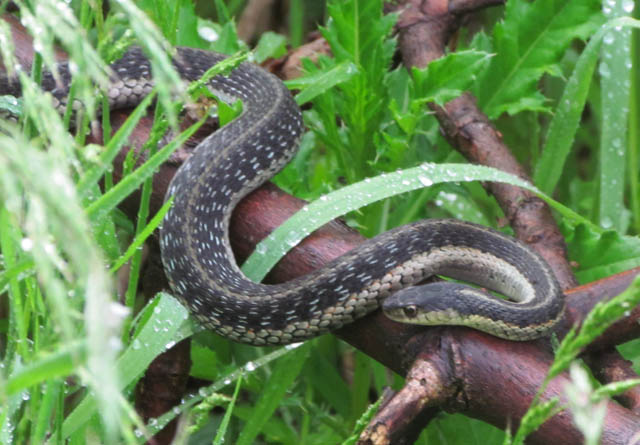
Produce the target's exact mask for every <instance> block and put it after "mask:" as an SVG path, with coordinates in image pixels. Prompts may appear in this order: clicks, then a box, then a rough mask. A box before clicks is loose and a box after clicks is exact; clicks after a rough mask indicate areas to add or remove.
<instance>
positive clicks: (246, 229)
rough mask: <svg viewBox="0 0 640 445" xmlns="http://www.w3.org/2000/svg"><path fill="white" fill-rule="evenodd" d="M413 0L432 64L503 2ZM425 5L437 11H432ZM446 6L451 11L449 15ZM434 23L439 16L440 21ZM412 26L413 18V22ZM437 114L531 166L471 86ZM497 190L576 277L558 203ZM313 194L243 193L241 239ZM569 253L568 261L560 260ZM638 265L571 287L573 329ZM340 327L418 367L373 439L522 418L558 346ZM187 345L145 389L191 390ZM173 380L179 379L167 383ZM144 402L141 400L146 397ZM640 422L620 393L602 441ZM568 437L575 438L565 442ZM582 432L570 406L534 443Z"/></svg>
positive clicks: (411, 51)
mask: <svg viewBox="0 0 640 445" xmlns="http://www.w3.org/2000/svg"><path fill="white" fill-rule="evenodd" d="M411 3H412V4H413V5H414V6H415V5H418V6H420V7H419V8H418V9H416V10H408V11H410V13H411V14H410V15H408V16H403V20H404V21H403V20H401V22H400V29H401V34H400V45H401V48H402V50H403V57H404V60H405V62H407V63H409V64H418V65H420V63H419V62H420V61H421V60H432V59H433V58H435V57H437V54H438V53H441V52H442V49H443V48H444V45H445V44H446V42H447V40H448V37H449V35H450V34H451V33H452V32H453V30H454V28H455V26H456V24H457V22H458V16H459V15H460V14H462V13H463V12H465V11H467V12H468V11H469V10H471V9H474V8H477V7H478V6H481V5H483V4H493V3H495V2H489V1H484V2H480V1H479V2H472V1H470V0H469V1H459V2H450V3H448V4H447V3H446V2H444V1H434V2H419V1H413V2H411ZM456 8H465V9H456ZM452 11H454V13H452ZM425 12H426V13H428V14H432V15H425ZM438 16H439V17H440V19H438V20H437V17H438ZM407 17H408V18H407ZM427 25H429V26H431V29H429V26H427ZM403 26H404V27H405V28H406V29H404V30H403V29H402V27H403ZM433 31H437V32H433ZM420 42H422V47H421V46H420ZM425 48H426V49H425ZM425 54H426V55H425ZM437 115H438V118H439V119H440V122H441V125H442V127H443V129H444V131H445V133H446V134H447V136H448V138H449V139H450V141H451V142H452V144H454V145H456V146H458V148H459V149H460V150H461V151H462V152H463V153H465V155H467V156H469V158H470V159H471V160H473V161H475V162H486V163H487V164H489V165H495V166H499V167H502V168H503V169H505V170H507V171H511V172H513V173H516V174H518V175H520V176H522V175H523V174H524V172H523V171H522V169H521V167H520V166H519V165H518V164H517V163H515V161H514V160H513V159H512V157H511V156H510V154H509V151H508V149H507V147H506V146H504V144H502V142H501V140H500V135H499V134H498V133H497V132H496V131H495V129H494V128H493V127H492V125H491V124H490V122H488V120H487V119H486V117H484V116H483V115H482V114H481V113H480V112H479V110H477V109H476V107H475V104H473V99H472V98H471V97H468V98H467V99H462V98H461V99H459V100H458V99H456V101H453V102H452V103H451V104H447V106H446V107H444V108H443V109H438V110H437ZM125 117H126V113H117V114H114V115H113V117H112V120H113V121H114V127H117V124H118V122H119V121H122V120H123V119H124V118H125ZM149 128H150V121H149V120H143V121H142V122H141V123H140V125H139V128H138V129H137V130H136V133H135V134H134V137H133V138H132V139H133V141H134V142H132V143H134V144H135V141H136V140H138V141H143V140H144V138H145V137H146V136H145V135H146V131H148V129H149ZM486 147H492V148H491V149H490V150H489V151H490V153H489V154H487V153H486V152H485V150H487V148H486ZM505 156H506V157H505ZM183 158H184V156H183V155H178V156H177V157H176V158H175V159H174V161H175V162H174V163H173V164H167V165H165V166H163V168H162V169H161V171H160V172H159V173H158V174H157V175H156V177H155V179H154V194H153V198H152V207H154V208H157V207H158V206H159V204H160V203H161V202H162V199H163V197H164V193H165V190H166V187H167V184H168V182H169V181H170V178H171V177H172V175H173V173H175V169H176V167H177V165H178V164H179V162H180V161H181V160H182V159H183ZM505 159H506V160H505ZM491 191H492V193H495V194H496V195H497V196H498V200H499V202H500V203H501V205H503V208H505V214H507V216H508V218H509V221H510V222H511V223H512V224H513V225H514V227H515V228H516V231H517V233H518V235H519V236H520V237H522V238H523V239H525V241H528V242H530V243H531V244H533V246H534V247H536V248H537V249H538V250H539V251H540V252H541V253H542V254H543V255H545V257H546V258H547V260H548V261H550V263H552V265H553V266H554V268H555V270H558V271H559V273H560V276H561V279H562V281H563V283H564V286H565V287H570V286H571V282H572V278H571V277H572V275H571V273H570V268H569V266H568V264H566V258H565V257H564V249H563V244H562V243H561V242H558V240H557V238H556V237H555V235H554V230H556V229H555V226H554V224H553V221H552V220H551V221H550V220H549V217H550V215H549V214H548V210H544V206H542V205H541V204H540V203H538V202H537V201H535V200H531V199H529V198H530V197H527V196H523V195H521V194H520V192H519V191H518V190H506V191H503V190H501V189H500V188H493V187H492V188H491ZM302 205H303V203H302V201H300V200H298V199H296V198H294V197H291V196H289V195H286V194H284V193H283V192H282V191H280V190H279V189H277V188H276V187H274V186H272V185H266V186H264V187H262V188H261V189H259V190H257V191H256V192H254V193H252V194H251V195H250V196H248V197H247V198H246V199H245V200H243V202H241V203H240V205H239V206H238V208H237V209H236V211H235V212H234V215H233V219H232V226H231V236H232V242H233V246H234V249H235V251H236V254H237V255H238V257H239V258H245V257H246V256H247V255H248V253H249V252H250V251H251V250H252V249H253V246H254V244H255V242H257V241H258V240H260V239H262V238H264V236H266V235H267V234H268V233H269V232H271V231H272V230H273V229H274V228H275V227H277V226H278V225H279V224H280V223H281V222H282V221H283V220H285V219H286V218H287V217H288V216H289V215H290V214H292V213H293V212H295V210H297V209H298V208H300V207H301V206H302ZM123 209H124V210H125V211H126V212H127V213H128V214H129V215H130V217H131V218H132V219H133V218H135V215H136V212H137V201H136V199H135V197H132V198H131V200H130V201H129V202H127V203H125V204H124V205H123ZM361 241H362V237H361V236H360V235H358V234H357V233H355V232H354V231H352V230H351V229H349V228H347V227H346V226H345V225H343V224H341V223H339V222H332V223H330V224H328V225H326V226H325V227H323V228H322V229H320V230H319V231H318V232H316V233H314V234H313V235H311V236H310V237H308V238H307V239H306V240H305V241H304V242H303V243H302V244H301V245H300V246H298V247H297V248H296V249H294V250H293V251H292V252H291V253H290V254H289V255H287V256H286V257H285V258H284V259H283V260H282V261H280V263H279V264H278V265H277V267H276V268H275V270H274V272H273V273H272V274H271V275H270V277H269V280H271V281H273V282H278V281H284V280H288V279H291V278H293V277H295V276H299V275H301V274H304V273H307V272H308V271H310V270H313V269H314V268H317V267H320V266H322V265H323V264H325V263H326V262H328V261H330V260H331V259H333V258H335V257H337V256H339V255H341V254H342V253H344V252H346V251H347V250H349V249H351V248H353V247H355V246H356V245H357V244H359V243H360V242H361ZM149 256H150V261H151V264H153V263H154V262H155V263H156V264H158V263H159V261H158V259H159V258H158V255H157V250H155V249H154V248H152V249H151V253H150V255H149ZM560 263H562V264H564V266H562V267H560V266H558V264H560ZM148 270H149V272H148V273H150V274H151V275H147V276H146V278H145V279H144V282H146V283H149V282H150V283H152V284H153V285H155V286H158V285H162V284H161V283H162V282H161V281H160V280H158V276H157V273H158V271H157V269H154V268H149V269H148ZM153 270H156V271H155V272H153ZM637 273H640V270H634V271H630V272H628V273H625V274H619V275H616V276H613V277H610V278H608V279H606V280H602V281H599V282H596V283H592V284H590V285H588V286H583V287H580V288H576V289H573V290H571V291H569V292H568V293H567V300H568V315H567V320H566V322H565V324H564V325H563V326H562V327H560V329H559V331H558V333H559V334H560V335H562V332H563V331H564V330H565V329H567V328H568V327H569V326H570V325H571V324H573V323H579V322H580V320H582V319H583V317H584V316H585V314H586V313H587V312H588V310H589V309H590V308H591V307H592V306H593V304H595V303H596V302H597V301H600V300H603V299H605V298H608V297H609V296H612V295H616V294H618V293H619V292H621V291H622V290H623V289H624V288H625V287H626V286H627V285H628V283H629V282H630V280H631V278H632V277H633V276H634V275H636V274H637ZM149 277H152V278H149ZM562 277H564V278H562ZM638 311H639V310H638V309H637V308H636V309H635V310H634V311H633V312H632V313H631V316H630V317H627V318H626V319H625V320H621V321H620V322H619V323H617V324H616V325H615V326H614V327H612V328H611V329H609V330H608V331H607V332H605V333H604V334H603V335H602V337H601V338H600V339H598V341H597V342H596V343H594V344H593V345H592V346H590V351H603V350H608V349H609V348H611V347H612V346H614V345H616V344H619V343H620V342H621V341H624V340H626V339H630V338H635V337H637V336H638V334H639V332H638V330H639V328H638V326H639V325H638V315H640V313H639V312H638ZM338 335H339V336H340V337H342V338H344V339H345V340H346V341H348V342H350V343H351V344H353V345H354V346H355V347H357V348H359V349H360V350H362V351H363V352H365V353H367V354H369V355H370V356H372V357H374V358H376V359H377V360H379V361H380V362H381V363H383V364H385V365H386V366H388V367H390V368H391V369H394V370H395V371H397V372H399V373H401V374H403V375H407V377H408V379H407V386H406V387H405V389H404V390H402V391H401V392H399V393H398V394H397V395H395V396H394V397H392V398H390V399H389V400H388V401H387V403H386V404H385V409H384V410H383V411H381V413H380V415H379V416H378V417H377V418H376V420H375V421H374V422H373V423H372V425H371V426H370V429H369V430H368V432H367V433H366V434H370V435H369V436H366V435H365V436H364V437H363V441H364V440H370V439H372V438H373V437H374V433H375V437H377V438H378V439H379V440H382V441H384V440H385V439H389V440H392V441H393V442H392V443H400V442H401V441H407V440H408V438H409V437H415V436H416V434H417V432H419V431H420V429H421V428H422V427H423V426H424V425H425V424H426V423H427V422H428V419H429V418H430V417H431V415H433V414H434V413H435V412H437V410H438V409H441V408H444V409H447V410H449V411H459V412H464V413H465V414H468V415H470V416H472V417H477V418H481V419H484V420H487V421H489V422H490V423H493V424H494V425H497V426H499V427H502V428H504V427H506V426H507V425H511V427H512V428H513V427H514V425H516V424H517V422H518V420H519V418H520V416H521V415H522V413H523V412H524V411H525V410H526V407H527V406H528V405H529V403H530V401H531V398H532V396H533V394H534V393H535V391H536V390H537V388H538V387H539V385H540V383H541V381H542V379H543V377H544V375H545V374H546V371H547V369H548V366H549V363H550V360H551V354H550V352H549V346H548V344H547V343H546V342H545V341H538V342H529V343H513V342H507V341H504V340H500V339H497V338H494V337H491V336H488V335H485V334H482V333H479V332H475V331H472V330H468V329H464V328H420V327H414V326H407V325H400V324H397V323H394V322H392V321H390V320H388V319H387V318H386V317H384V316H383V315H381V313H379V312H378V313H375V314H372V315H371V316H370V317H366V318H365V319H362V320H359V321H358V322H356V323H354V324H353V325H350V326H348V327H346V328H344V329H342V330H341V331H340V332H339V333H338ZM185 349H187V352H185V351H184V350H185ZM175 352H176V353H177V356H173V357H169V358H168V360H166V361H164V363H165V364H164V365H162V361H160V367H159V368H156V369H159V374H157V376H154V377H152V380H151V382H147V383H145V385H147V386H145V387H144V388H140V389H139V390H138V391H139V392H140V393H143V394H145V395H149V394H150V393H152V392H153V393H155V392H158V393H162V392H165V393H166V392H167V388H171V389H169V390H168V391H169V392H171V391H175V394H176V395H179V394H180V391H181V389H180V388H183V387H184V385H183V384H182V383H181V382H182V379H181V378H180V376H178V375H175V373H177V374H181V375H182V376H185V375H187V373H188V369H187V370H186V371H185V369H186V368H187V367H188V348H176V351H175ZM608 357H609V358H611V356H608ZM163 358H164V359H166V358H167V357H163ZM613 358H615V357H613ZM176 362H177V363H180V366H179V369H176V368H174V367H173V364H174V363H176ZM498 364H499V365H500V366H499V367H498V366H497V365H498ZM621 370H623V371H621ZM627 370H628V368H625V366H624V365H623V364H619V363H617V361H616V367H610V368H604V369H603V371H602V372H601V375H602V376H603V377H605V378H610V377H611V376H612V375H613V377H614V378H619V377H625V376H628V375H629V374H628V372H627ZM150 373H151V371H150ZM163 374H165V375H166V374H168V375H174V378H173V380H174V381H176V382H177V385H176V386H173V387H170V386H167V387H165V388H164V389H165V391H163V390H162V389H158V388H157V387H156V386H155V385H156V384H160V385H161V384H162V383H163V378H162V375H163ZM171 380H172V379H167V380H166V382H169V381H171ZM566 381H567V376H566V375H561V376H560V377H558V378H557V379H556V380H554V381H553V382H552V384H551V385H550V386H549V389H548V390H547V392H546V393H545V394H544V395H543V397H550V396H552V395H555V394H560V393H561V392H562V386H563V385H564V383H566ZM637 400H638V398H637V397H636V396H635V395H633V394H631V395H630V396H628V397H626V398H625V399H624V403H625V405H626V406H628V407H632V408H637V406H638V403H637ZM145 402H146V400H145ZM170 403H172V402H171V401H169V399H168V398H166V399H165V400H158V401H157V402H152V403H151V406H150V407H149V406H145V408H144V409H145V410H144V411H143V412H142V415H143V416H144V417H152V416H155V415H157V413H158V412H162V411H163V410H166V409H168V407H169V406H171V405H170ZM144 405H145V404H144V403H138V406H139V407H142V406H144ZM165 407H166V408H165ZM638 425H640V423H639V419H638V417H636V416H635V415H634V414H633V413H632V412H631V411H630V410H628V409H626V408H623V407H621V406H619V405H616V404H610V406H609V412H608V416H607V419H606V423H605V435H604V437H603V442H602V443H603V444H618V443H627V442H628V441H630V440H631V437H632V435H633V434H634V433H635V431H636V430H637V429H638ZM563 439H564V442H560V441H561V440H563ZM579 441H580V437H579V435H578V433H577V430H576V429H575V428H574V427H573V425H572V423H571V421H570V419H569V418H568V416H567V415H566V414H561V415H558V416H556V417H554V418H553V419H552V420H551V421H549V422H548V423H547V424H545V425H544V426H543V428H542V429H541V430H540V431H538V432H537V433H535V434H534V435H533V436H532V437H531V440H530V443H534V444H535V443H539V444H547V443H576V442H579ZM376 443H377V442H376Z"/></svg>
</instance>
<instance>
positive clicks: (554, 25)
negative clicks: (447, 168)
mask: <svg viewBox="0 0 640 445" xmlns="http://www.w3.org/2000/svg"><path fill="white" fill-rule="evenodd" d="M600 23H602V16H601V14H600V2H599V1H597V0H587V1H585V0H571V1H565V0H539V1H536V2H533V3H530V2H526V1H524V0H511V1H509V2H507V5H506V8H505V18H504V21H503V22H502V23H499V24H497V25H496V26H495V28H494V30H493V51H494V52H495V53H496V56H495V57H493V58H492V59H491V61H490V63H489V67H488V69H487V70H486V71H485V73H484V74H483V75H482V76H480V81H479V82H478V83H477V84H476V88H475V94H476V97H477V98H478V102H479V104H480V106H481V107H482V109H483V110H484V112H485V113H486V114H487V115H489V117H491V118H495V117H497V116H499V115H500V114H501V113H503V112H507V113H509V114H515V113H518V112H520V111H523V110H536V111H542V110H546V109H547V107H546V104H545V98H544V96H543V95H542V94H540V93H539V92H538V90H537V88H536V86H537V85H536V84H537V81H538V80H539V79H540V77H542V75H543V74H545V73H558V72H560V70H559V68H558V67H557V63H558V61H559V57H560V56H561V54H562V53H563V52H564V50H565V49H566V48H567V46H568V45H569V44H570V43H571V42H572V41H573V40H574V39H576V38H581V39H584V38H586V37H587V36H588V35H590V34H591V33H592V32H593V30H594V29H595V28H596V27H597V26H598V25H599V24H600Z"/></svg>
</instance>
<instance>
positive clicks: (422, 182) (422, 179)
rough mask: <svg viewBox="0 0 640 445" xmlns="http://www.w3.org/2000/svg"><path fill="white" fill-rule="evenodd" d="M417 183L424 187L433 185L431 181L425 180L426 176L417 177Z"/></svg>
mask: <svg viewBox="0 0 640 445" xmlns="http://www.w3.org/2000/svg"><path fill="white" fill-rule="evenodd" d="M418 181H420V183H421V184H422V185H424V186H425V187H429V186H430V185H433V181H432V180H431V179H429V178H427V177H426V176H418Z"/></svg>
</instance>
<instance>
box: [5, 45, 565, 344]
mask: <svg viewBox="0 0 640 445" xmlns="http://www.w3.org/2000/svg"><path fill="white" fill-rule="evenodd" d="M222 58H223V56H221V55H217V54H214V53H210V52H204V51H200V50H193V49H187V48H181V49H178V52H177V55H176V58H175V62H174V63H175V66H176V68H177V70H178V72H179V74H180V75H181V77H183V78H184V79H185V80H187V81H192V80H196V79H198V78H200V77H201V76H202V74H203V73H204V72H205V71H206V70H207V69H208V68H209V67H211V66H212V65H214V64H215V63H217V62H218V61H220V60H221V59H222ZM112 69H113V72H114V78H113V79H112V80H113V82H112V86H111V88H110V89H109V91H108V96H109V98H110V100H111V102H112V104H113V105H114V106H132V105H135V104H136V103H137V102H139V101H140V100H141V98H142V97H143V96H144V95H145V94H146V93H148V91H149V90H150V89H151V87H152V83H151V80H150V78H149V73H150V65H149V62H148V60H147V59H146V57H145V56H144V55H143V54H142V53H141V51H140V50H138V49H133V50H131V51H129V52H128V53H127V54H125V56H124V57H123V58H122V59H121V60H119V61H117V62H116V63H115V64H113V65H112ZM59 71H60V73H61V75H62V78H63V80H64V81H65V82H64V83H65V85H64V86H63V87H61V88H57V87H56V84H55V82H53V79H52V78H51V76H50V75H45V76H44V80H43V87H44V88H45V89H48V90H50V91H52V93H53V95H54V97H55V98H56V99H57V100H58V101H59V102H60V103H61V104H64V102H65V100H66V99H65V98H66V95H67V93H68V80H69V73H68V68H67V67H66V65H65V64H62V65H61V66H60V69H59ZM208 86H209V88H210V89H211V90H212V91H213V92H214V93H215V94H216V95H218V96H219V97H221V98H222V99H225V100H226V99H241V100H242V102H243V113H242V114H241V115H240V116H239V117H238V118H237V119H235V120H234V121H233V122H231V123H230V124H228V125H226V126H224V127H223V128H221V129H219V130H218V131H216V132H215V133H213V134H211V135H210V136H208V137H207V138H206V139H205V140H204V141H202V142H201V143H200V144H199V146H198V147H197V148H196V150H195V151H194V153H193V155H192V156H191V157H190V158H189V159H188V160H187V161H186V162H185V163H184V164H183V165H182V166H181V168H180V169H179V171H178V172H177V173H176V175H175V177H174V178H173V180H172V182H171V185H170V187H169V190H168V192H167V196H173V197H174V204H173V206H172V208H171V210H170V211H169V213H168V214H167V216H166V218H165V220H164V222H163V225H162V229H161V232H160V244H161V249H162V260H163V263H164V267H165V271H166V273H167V275H168V277H169V280H170V283H171V288H172V289H173V292H174V293H175V294H176V295H177V296H178V297H179V298H180V299H181V300H182V301H183V302H184V303H185V304H186V305H187V306H188V307H189V309H190V311H191V312H192V313H193V315H194V316H195V317H196V318H197V319H198V320H199V321H200V322H201V323H202V324H203V325H205V326H206V327H208V328H211V329H213V330H215V331H216V332H218V333H219V334H222V335H223V336H225V337H228V338H230V339H233V340H237V341H241V342H245V343H251V344H255V345H265V344H284V343H291V342H296V341H301V340H304V339H307V338H310V337H314V336H316V335H319V334H322V333H324V332H328V331H332V330H335V329H338V328H340V327H342V326H343V325H345V324H347V323H350V322H352V321H353V320H355V319H357V318H359V317H362V316H363V315H365V314H367V313H369V312H371V311H373V310H374V309H376V308H378V307H379V306H380V305H381V303H382V302H383V301H384V300H385V299H386V301H385V302H384V306H385V312H386V313H387V314H388V315H389V316H390V317H391V318H394V319H399V320H405V321H406V320H407V319H409V320H413V321H415V322H419V323H423V324H458V325H468V326H472V327H474V328H477V329H481V330H483V331H486V332H489V333H491V334H494V335H497V336H500V337H503V338H508V339H513V340H528V339H532V338H536V337H540V336H542V335H545V334H546V333H547V332H548V331H549V329H550V328H552V327H553V326H554V325H555V323H556V322H557V321H558V320H559V318H560V317H561V315H562V311H563V307H564V303H563V298H562V293H561V291H560V289H559V286H558V284H557V282H556V280H555V278H554V276H553V273H552V272H551V270H550V268H549V266H548V265H547V264H546V263H545V261H544V260H542V259H541V258H540V257H539V256H538V255H537V254H535V253H533V252H532V251H531V250H529V249H528V248H527V247H526V246H525V245H523V244H521V243H520V242H518V241H517V240H515V239H513V238H510V237H507V236H504V235H502V234H500V233H498V232H496V231H494V230H491V229H488V228H485V227H481V226H478V225H475V224H470V223H466V222H460V221H455V220H425V221H420V222H417V223H413V224H409V225H406V226H402V227H399V228H397V229H394V230H390V231H388V232H386V233H383V234H382V235H380V236H378V237H376V238H374V239H371V240H369V241H368V242H366V243H364V244H362V245H360V246H359V247H357V248H355V249H353V250H351V251H350V252H348V253H347V254H345V255H343V256H342V257H340V258H338V259H336V260H334V261H333V262H331V263H329V264H327V265H326V266H325V267H323V268H322V269H319V270H316V271H315V272H312V273H310V274H308V275H306V276H304V277H301V278H298V279H295V280H293V281H289V282H287V283H283V284H278V285H265V284H260V283H254V282H252V281H250V280H248V279H247V278H246V277H245V276H244V275H243V274H242V272H241V271H240V269H239V268H238V266H237V264H236V262H235V260H234V256H233V253H232V251H231V248H230V244H229V236H228V232H229V220H230V216H231V212H232V211H233V208H234V207H235V205H236V204H237V203H238V202H239V200H240V199H242V198H243V197H244V196H245V195H247V194H248V193H249V192H250V191H252V190H254V189H255V188H257V187H258V186H259V185H261V184H262V183H264V182H265V181H267V180H268V179H269V178H271V177H272V176H273V175H275V174H276V173H277V172H278V171H279V170H280V169H281V168H282V167H283V166H284V165H285V164H286V163H287V162H288V161H289V160H290V159H291V157H292V156H293V155H294V153H295V151H296V149H297V142H298V140H299V138H300V136H301V133H302V131H303V125H302V119H301V114H300V110H299V109H298V107H297V105H296V104H295V102H294V101H293V98H292V97H291V94H290V93H289V91H288V90H287V89H286V87H285V86H284V85H283V84H282V82H281V81H280V80H279V79H277V78H276V77H275V76H273V75H271V74H269V73H267V72H265V71H263V70H262V69H260V68H259V67H257V66H255V65H252V64H250V63H243V64H241V65H240V66H239V67H238V68H236V69H235V70H233V72H232V73H231V74H230V75H229V76H228V77H224V76H218V77H215V78H213V79H212V80H211V81H210V82H209V84H208ZM16 90H17V86H16V83H15V82H10V81H8V80H7V79H4V80H3V79H0V93H4V94H16ZM435 274H442V275H445V276H449V277H452V278H456V279H460V280H467V281H470V282H472V283H474V284H478V285H481V286H484V287H488V288H490V289H493V290H496V291H498V292H502V293H503V294H505V295H507V296H509V297H511V298H512V299H513V300H515V302H513V301H507V300H502V299H498V298H495V297H492V296H490V295H489V294H487V293H485V292H481V291H478V290H475V289H473V288H471V287H468V286H463V285H459V284H454V283H447V282H444V283H434V284H428V285H424V286H417V287H410V286H412V285H414V284H417V283H419V282H421V281H423V280H424V279H425V278H427V277H429V276H432V275H435ZM392 294H393V295H392ZM390 295H392V296H391V297H389V296H390ZM387 297H389V298H387Z"/></svg>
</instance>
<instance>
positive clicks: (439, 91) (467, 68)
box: [412, 50, 490, 105]
mask: <svg viewBox="0 0 640 445" xmlns="http://www.w3.org/2000/svg"><path fill="white" fill-rule="evenodd" d="M489 58H490V55H489V54H487V53H485V52H481V51H476V50H469V51H459V52H456V53H450V54H447V55H446V56H445V57H442V58H440V59H438V60H434V61H433V62H431V63H430V64H429V65H428V66H427V67H426V68H415V67H414V68H413V69H412V76H413V82H414V85H415V89H416V91H415V93H416V94H415V95H416V97H417V98H420V100H422V101H424V102H436V103H437V104H439V105H442V104H444V103H445V102H447V101H449V100H451V99H453V98H455V97H457V96H459V95H460V94H461V93H462V92H463V91H465V90H467V89H469V88H470V87H471V85H473V83H474V82H475V80H476V76H477V74H478V73H479V72H480V71H481V70H482V69H484V68H485V66H486V64H487V63H488V62H489Z"/></svg>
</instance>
